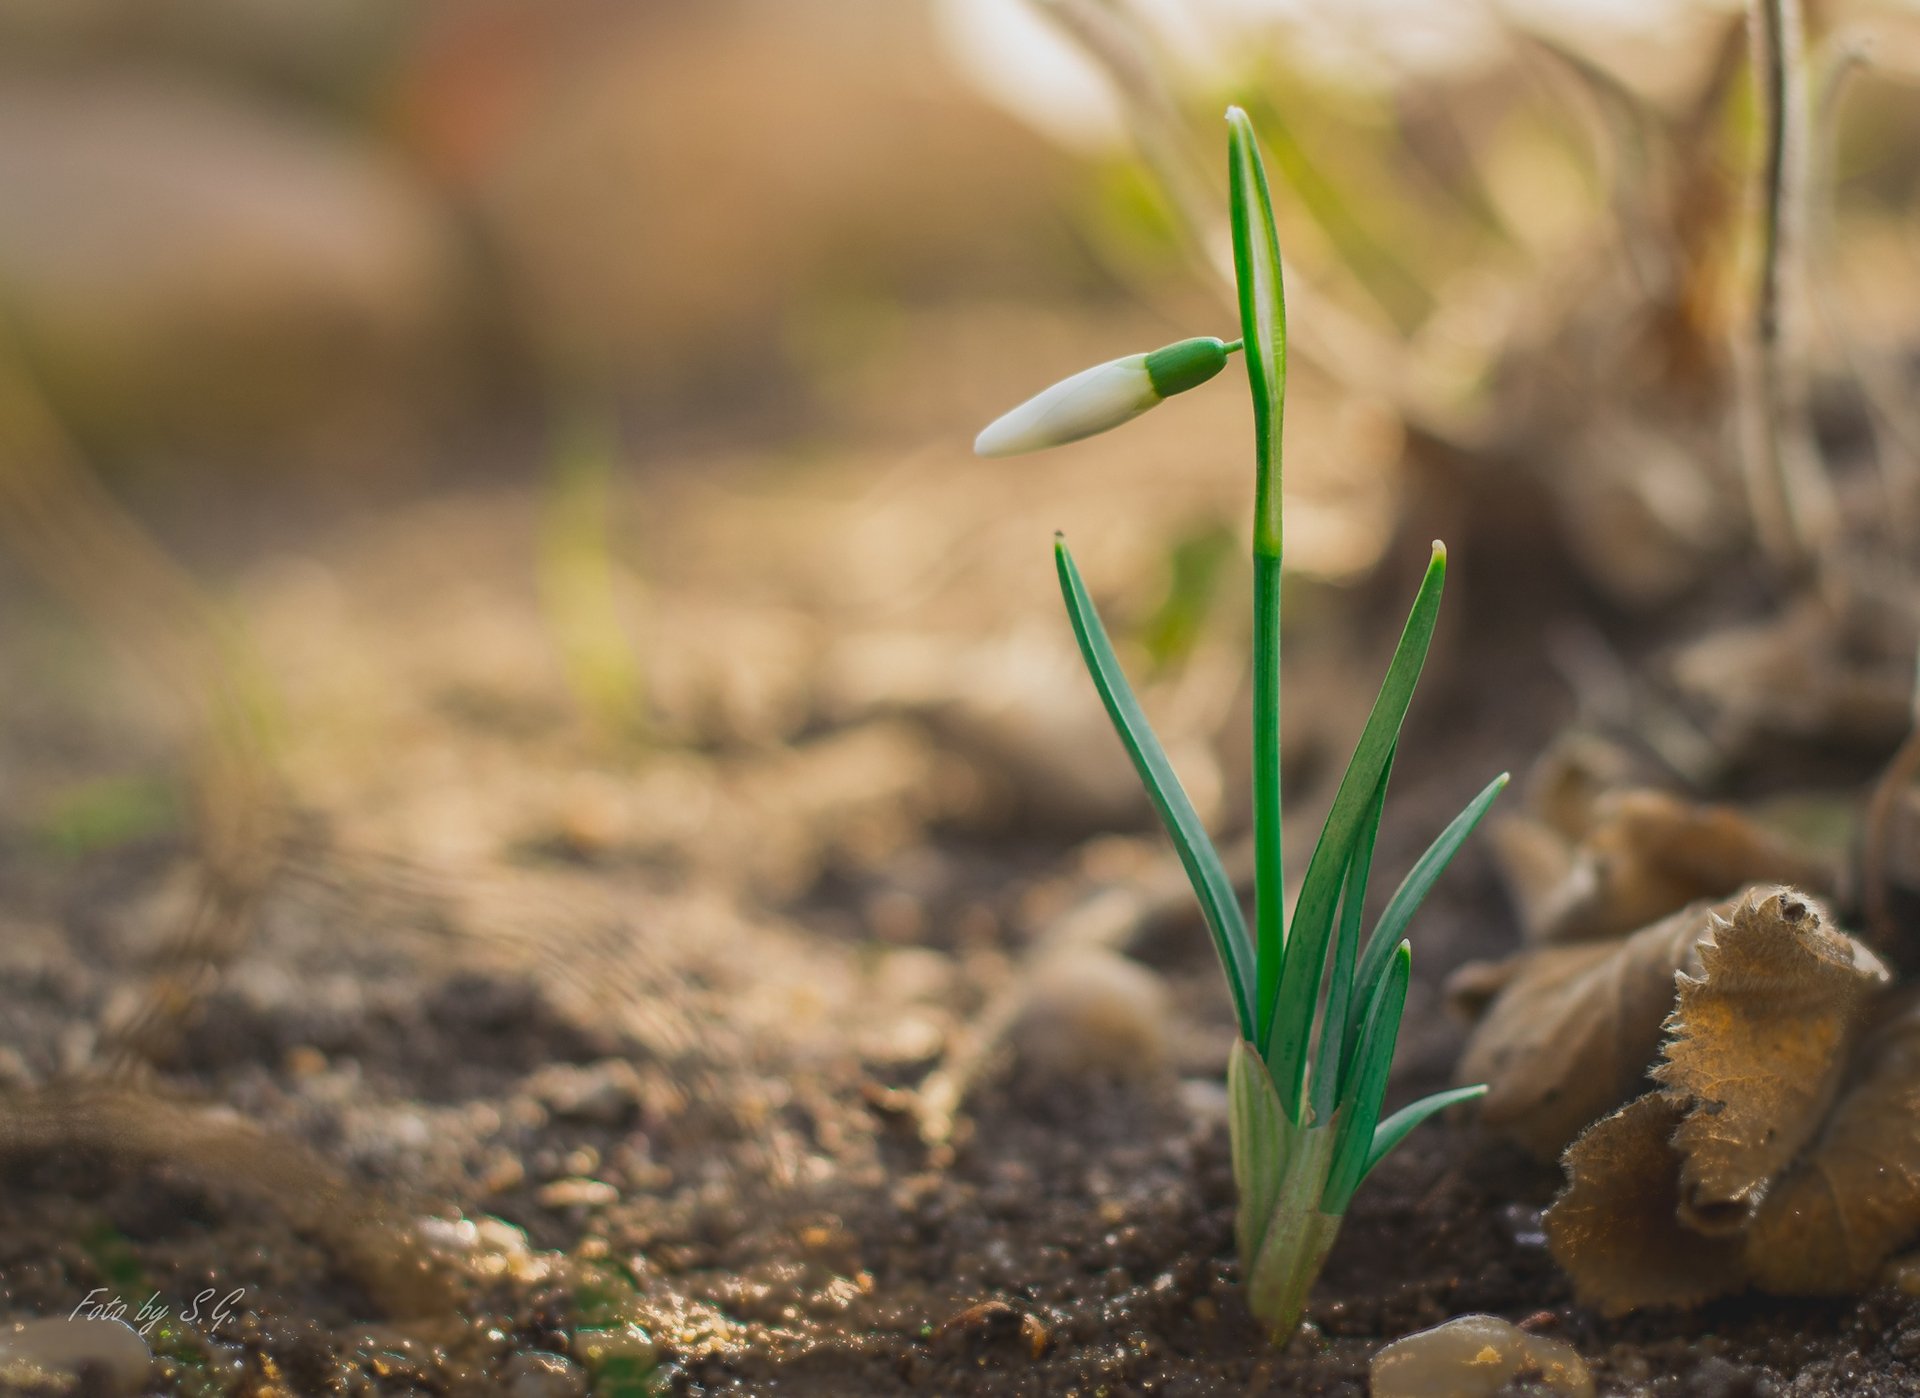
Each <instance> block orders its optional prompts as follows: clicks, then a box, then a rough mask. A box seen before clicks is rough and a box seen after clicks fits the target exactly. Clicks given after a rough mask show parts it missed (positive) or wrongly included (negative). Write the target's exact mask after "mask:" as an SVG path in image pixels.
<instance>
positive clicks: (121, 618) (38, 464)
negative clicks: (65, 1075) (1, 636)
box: [0, 332, 288, 1071]
mask: <svg viewBox="0 0 1920 1398" xmlns="http://www.w3.org/2000/svg"><path fill="white" fill-rule="evenodd" d="M0 541H4V543H5V544H6V546H7V547H8V548H9V550H11V551H12V552H13V553H14V554H15V555H17V556H18V557H19V559H20V560H21V561H22V562H23V563H24V564H25V565H26V566H27V568H28V569H29V570H30V571H31V572H32V573H33V574H34V575H35V576H36V577H38V578H39V579H40V580H41V581H42V583H43V584H44V585H45V586H46V587H47V588H48V590H49V591H50V592H52V593H53V594H54V595H56V596H58V597H59V598H61V599H62V600H63V601H65V602H66V603H67V604H68V605H69V606H71V607H72V608H73V609H74V610H75V611H76V612H78V613H79V614H80V615H81V616H82V617H83V618H85V619H86V621H87V622H88V623H90V624H91V625H92V626H94V627H95V628H96V629H97V630H98V631H99V632H100V634H101V635H102V636H104V637H105V638H106V639H107V640H108V641H109V642H111V643H112V644H114V645H115V646H116V647H118V648H119V649H120V650H121V651H122V652H123V653H124V654H126V655H127V656H128V658H129V659H130V660H131V661H132V662H133V664H134V666H135V668H136V669H137V670H138V671H139V673H141V674H142V675H143V676H144V677H145V678H146V680H147V681H148V682H149V683H150V685H151V686H152V688H153V690H154V691H155V692H156V693H157V694H159V695H161V696H164V697H165V698H166V699H168V700H170V701H171V702H172V704H173V706H174V712H175V716H176V718H177V719H178V721H180V722H181V723H182V725H183V726H184V727H185V728H186V730H187V732H188V743H189V748H190V753H191V757H190V772H191V782H192V787H193V815H194V822H195V827H196V831H195V833H196V839H197V850H196V867H195V875H196V879H195V884H196V886H195V889H194V894H193V897H192V899H191V900H190V902H189V906H188V910H187V913H186V915H185V917H184V919H183V921H182V922H181V923H180V924H179V925H178V926H177V927H175V928H174V929H173V931H172V933H171V934H170V935H169V937H168V938H167V940H166V942H165V943H164V949H163V951H162V953H161V956H160V958H159V970H158V971H157V973H156V974H155V976H154V978H153V980H152V981H151V982H150V983H149V985H148V986H147V987H146V989H145V991H144V993H143V994H142V995H141V996H140V997H139V998H138V1000H137V1001H136V1002H135V1003H134V1004H133V1006H132V1008H131V1010H130V1011H129V1013H128V1014H127V1015H126V1016H125V1017H124V1018H123V1019H121V1020H119V1021H117V1022H115V1023H112V1024H109V1025H108V1026H107V1028H106V1030H105V1032H104V1035H103V1037H104V1040H105V1042H104V1043H103V1045H102V1047H101V1049H100V1050H99V1054H98V1057H97V1058H96V1066H98V1067H103V1068H106V1069H107V1070H109V1071H118V1070H127V1069H130V1068H133V1067H134V1066H136V1065H137V1064H139V1063H140V1062H143V1061H146V1060H150V1059H151V1058H152V1057H154V1056H155V1055H156V1054H157V1053H159V1052H161V1051H162V1050H163V1049H164V1048H165V1046H166V1045H167V1044H168V1043H169V1042H170V1041H171V1039H172V1036H173V1035H174V1034H175V1033H176V1032H177V1031H178V1030H179V1028H180V1027H181V1026H182V1025H183V1024H184V1022H185V1020H186V1017H187V1015H188V1012H189V1011H190V1010H191V1008H192V1006H193V1005H194V1004H196V1003H197V1002H198V1000H199V998H200V997H201V996H202V995H204V994H205V992H206V990H207V989H208V987H209V985H210V983H211V981H212V979H213V977H214V974H215V973H216V972H217V971H218V970H219V969H220V968H221V967H222V966H224V965H225V964H226V963H227V962H229V961H230V960H231V959H232V958H233V957H234V956H235V955H237V954H238V953H239V951H240V950H241V949H242V948H243V947H244V946H245V945H246V943H247V941H248V939H249V938H250V936H251V933H252V918H253V910H254V907H255V905H256V904H257V902H258V900H259V897H260V895H261V893H262V892H263V891H264V889H265V887H266V884H267V882H268V881H269V880H270V879H271V878H272V876H273V874H274V872H275V870H276V869H277V868H278V866H279V863H280V860H281V858H282V856H283V853H284V841H285V835H286V830H287V823H288V822H287V817H288V809H287V800H286V793H285V791H284V789H283V786H282V780H281V776H280V770H279V762H278V748H279V741H278V738H277V730H278V728H279V721H278V718H277V713H276V704H275V702H274V699H273V696H272V693H271V690H270V689H269V687H268V685H267V684H266V682H265V679H264V678H263V676H262V673H261V671H260V668H259V666H258V664H257V663H256V661H255V659H254V656H253V651H252V648H251V646H250V645H249V643H248V642H247V641H246V639H245V637H244V636H243V635H242V634H241V632H240V631H239V629H238V627H237V626H236V625H235V624H234V623H233V622H232V620H231V618H229V617H227V616H226V615H224V614H223V613H222V611H221V609H220V608H219V607H218V606H217V605H216V604H215V603H214V602H213V601H212V600H211V599H209V598H208V597H207V596H206V594H205V593H204V592H203V591H202V589H201V588H200V586H199V584H198V583H197V582H195V581H194V579H193V578H192V577H190V576H189V575H188V574H187V573H186V572H185V571H184V570H182V569H181V568H180V567H179V565H178V564H176V563H175V562H174V561H173V559H172V558H170V557H169V556H168V555H167V554H166V552H165V551H164V550H163V549H162V548H161V547H160V546H159V545H158V544H157V543H155V542H154V540H153V538H152V537H151V536H150V535H149V534H148V533H147V532H146V530H144V529H143V528H142V527H141V526H140V525H139V523H138V522H136V521H135V520H134V519H133V518H132V517H131V516H130V515H128V514H127V513H126V511H124V510H123V509H122V508H121V507H120V505H119V503H118V502H117V501H116V500H115V499H114V498H113V496H112V495H111V494H109V493H108V491H107V490H106V489H105V487H103V486H102V485H101V484H100V482H99V480H98V479H97V478H96V477H95V476H94V474H93V472H92V470H91V469H90V468H89V466H88V464H87V462H86V460H85V459H84V457H83V456H82V455H81V452H80V449H79V448H78V446H77V445H76V444H75V443H74V442H73V440H72V439H71V438H70V437H69V436H68V434H67V432H66V430H65V428H64V427H63V425H62V424H61V423H60V421H59V420H58V418H57V417H56V416H55V414H54V412H53V409H52V408H51V406H50V405H49V404H48V403H47V401H46V398H45V396H44V395H43V394H42V393H41V391H40V388H39V385H38V383H37V381H36V380H35V378H34V375H33V371H32V368H31V366H30V365H29V364H28V363H27V362H26V360H25V359H24V357H23V356H21V355H20V354H19V353H18V351H17V348H16V346H15V345H14V344H13V343H12V342H11V341H10V340H9V339H7V338H5V335H4V332H0Z"/></svg>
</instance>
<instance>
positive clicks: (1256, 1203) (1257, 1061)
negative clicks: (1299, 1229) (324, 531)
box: [1227, 1039, 1300, 1273]
mask: <svg viewBox="0 0 1920 1398" xmlns="http://www.w3.org/2000/svg"><path fill="white" fill-rule="evenodd" d="M1227 1105H1228V1108H1229V1110H1230V1111H1231V1116H1230V1118H1229V1122H1228V1131H1227V1139H1228V1141H1229V1142H1230V1143H1231V1145H1232V1148H1233V1184H1234V1191H1235V1193H1237V1194H1238V1195H1239V1197H1240V1206H1239V1209H1238V1210H1237V1211H1236V1213H1235V1215H1234V1241H1235V1244H1236V1245H1237V1247H1238V1249H1239V1253H1240V1263H1241V1266H1243V1267H1244V1268H1245V1269H1246V1270H1247V1271H1248V1272H1249V1273H1251V1272H1252V1270H1253V1264H1254V1260H1255V1259H1256V1258H1258V1257H1259V1255H1260V1247H1261V1244H1262V1243H1264V1242H1265V1241H1266V1236H1267V1228H1268V1225H1269V1224H1270V1223H1271V1222H1272V1214H1273V1206H1274V1203H1275V1202H1276V1201H1277V1200H1278V1199H1279V1197H1280V1187H1281V1185H1282V1184H1283V1183H1285V1181H1286V1179H1287V1176H1288V1173H1289V1171H1290V1169H1291V1168H1292V1167H1293V1165H1294V1160H1293V1155H1294V1149H1293V1147H1294V1142H1295V1141H1296V1140H1297V1139H1300V1137H1299V1136H1298V1134H1297V1133H1296V1132H1295V1131H1294V1129H1293V1127H1292V1126H1291V1125H1290V1124H1289V1123H1288V1121H1287V1117H1286V1113H1285V1112H1283V1111H1281V1110H1280V1099H1279V1097H1278V1096H1276V1095H1275V1094H1274V1091H1273V1078H1272V1076H1271V1075H1270V1074H1269V1073H1268V1072H1267V1065H1266V1063H1265V1061H1264V1060H1262V1059H1261V1057H1260V1055H1259V1053H1258V1052H1257V1051H1256V1050H1255V1049H1254V1047H1253V1045H1252V1044H1250V1043H1248V1042H1247V1041H1246V1040H1245V1039H1236V1040H1235V1041H1234V1045H1233V1051H1232V1056H1231V1057H1229V1058H1228V1059H1227Z"/></svg>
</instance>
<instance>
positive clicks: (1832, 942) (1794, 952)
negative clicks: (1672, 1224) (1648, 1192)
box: [1653, 888, 1889, 1233]
mask: <svg viewBox="0 0 1920 1398" xmlns="http://www.w3.org/2000/svg"><path fill="white" fill-rule="evenodd" d="M1711 921H1712V924H1713V925H1712V928H1711V932H1712V935H1711V936H1710V938H1709V939H1708V940H1706V941H1703V942H1702V943H1701V944H1700V947H1699V956H1700V967H1701V974H1700V975H1699V976H1698V977H1693V976H1688V975H1686V974H1684V973H1683V974H1682V975H1681V976H1680V978H1679V985H1680V991H1679V1003H1678V1005H1677V1007H1676V1008H1675V1010H1674V1014H1673V1018H1672V1020H1671V1021H1669V1025H1668V1030H1669V1037H1668V1040H1667V1046H1666V1060H1665V1061H1664V1062H1663V1063H1661V1064H1660V1066H1659V1067H1657V1068H1655V1069H1654V1071H1653V1077H1654V1080H1655V1081H1656V1082H1658V1083H1659V1084H1660V1085H1661V1086H1662V1087H1663V1088H1665V1089H1666V1090H1667V1093H1668V1095H1669V1097H1670V1098H1671V1099H1672V1100H1673V1101H1674V1102H1675V1103H1676V1104H1678V1105H1679V1106H1680V1107H1681V1108H1682V1109H1683V1110H1684V1111H1685V1119H1684V1120H1683V1121H1682V1122H1681V1123H1680V1126H1679V1129H1678V1130H1677V1131H1676V1132H1675V1134H1674V1138H1673V1144H1674V1147H1675V1149H1677V1150H1678V1151H1679V1152H1680V1156H1681V1168H1680V1220H1681V1222H1683V1223H1685V1224H1686V1225H1687V1226H1688V1227H1690V1228H1693V1229H1695V1230H1696V1231H1698V1232H1701V1233H1727V1232H1737V1231H1739V1230H1741V1229H1743V1228H1744V1227H1745V1226H1746V1225H1747V1223H1748V1221H1749V1220H1750V1219H1751V1218H1752V1216H1753V1213H1754V1211H1755V1210H1756V1209H1757V1208H1758V1207H1759V1205H1760V1201H1761V1200H1762V1199H1763V1198H1764V1197H1765V1195H1766V1191H1767V1186H1768V1184H1769V1183H1770V1182H1771V1181H1772V1179H1773V1177H1774V1176H1775V1175H1777V1174H1778V1173H1779V1172H1780V1171H1781V1170H1782V1169H1783V1168H1785V1167H1786V1165H1787V1164H1788V1163H1789V1162H1790V1161H1792V1159H1793V1158H1794V1156H1795V1155H1797V1154H1798V1153H1799V1151H1800V1149H1801V1147H1803V1146H1804V1145H1806V1143H1807V1142H1808V1141H1809V1140H1811V1139H1812V1138H1813V1135H1814V1133H1815V1132H1816V1131H1817V1130H1818V1129H1819V1127H1820V1123H1821V1121H1822V1120H1823V1119H1824V1117H1825V1116H1826V1113H1827V1110H1828V1108H1829V1107H1830V1106H1831V1105H1832V1103H1833V1095H1834V1090H1835V1088H1836V1087H1837V1086H1838V1085H1839V1081H1840V1075H1841V1073H1842V1072H1843V1071H1844V1070H1845V1068H1846V1062H1847V1059H1846V1052H1845V1048H1846V1044H1847V1041H1848V1040H1849V1039H1850V1037H1851V1036H1852V1034H1853V1031H1854V1028H1855V1026H1856V1024H1857V1023H1858V1022H1859V1020H1860V1018H1861V1015H1862V1012H1863V1009H1864V1007H1865V1005H1866V1003H1867V1001H1868V999H1869V998H1870V997H1871V996H1873V995H1875V994H1877V993H1878V992H1879V991H1880V990H1881V988H1882V987H1884V986H1885V985H1886V984H1887V981H1888V979H1889V976H1888V973H1887V968H1886V967H1885V966H1884V965H1882V964H1881V962H1880V959H1879V958H1878V957H1877V956H1875V955H1874V954H1873V953H1872V952H1871V951H1869V950H1868V949H1867V948H1866V947H1865V946H1864V945H1863V944H1861V943H1860V942H1857V941H1855V940H1854V939H1853V938H1851V937H1849V936H1847V935H1846V934H1845V933H1843V932H1840V931H1838V930H1836V929H1835V928H1834V927H1833V926H1832V925H1831V923H1830V922H1829V921H1828V919H1827V918H1826V916H1825V914H1824V913H1823V911H1822V910H1821V908H1820V907H1819V905H1818V904H1816V903H1814V902H1812V901H1811V900H1810V899H1808V898H1806V897H1804V896H1802V895H1801V894H1799V893H1796V892H1794V891H1792V890H1789V889H1779V888H1776V889H1772V890H1759V889H1755V890H1750V891H1749V892H1748V893H1747V894H1746V896H1745V897H1743V898H1741V899H1739V900H1738V901H1737V902H1736V903H1735V905H1734V908H1733V913H1732V916H1731V919H1730V920H1729V921H1725V922H1723V921H1721V920H1720V919H1719V918H1717V917H1715V918H1713V919H1711Z"/></svg>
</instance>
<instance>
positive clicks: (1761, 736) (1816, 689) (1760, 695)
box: [1672, 597, 1913, 768]
mask: <svg viewBox="0 0 1920 1398" xmlns="http://www.w3.org/2000/svg"><path fill="white" fill-rule="evenodd" d="M1672 676H1673V682H1674V685H1675V687H1676V688H1677V689H1678V690H1679V692H1680V694H1681V696H1682V697H1683V698H1684V699H1685V700H1687V701H1688V703H1689V705H1690V706H1691V707H1692V708H1693V709H1695V710H1696V711H1698V712H1699V713H1700V714H1701V716H1702V718H1703V719H1704V720H1705V725H1706V729H1707V732H1708V734H1709V736H1710V737H1711V738H1712V740H1713V742H1714V745H1715V746H1716V747H1718V748H1719V749H1720V751H1721V754H1722V756H1723V759H1724V760H1725V761H1727V762H1728V763H1730V764H1732V765H1734V766H1740V765H1744V764H1750V763H1758V762H1766V763H1768V764H1770V765H1771V766H1773V767H1775V768H1777V767H1778V766H1779V764H1780V763H1781V761H1782V760H1783V757H1786V758H1790V756H1791V753H1792V750H1793V749H1794V748H1795V747H1796V746H1797V747H1799V748H1800V750H1801V751H1802V752H1805V751H1807V750H1808V749H1818V750H1820V751H1822V752H1824V753H1827V754H1829V759H1828V760H1829V761H1830V760H1831V757H1830V754H1831V753H1832V752H1834V751H1835V750H1841V751H1852V752H1856V753H1874V752H1879V753H1885V752H1886V751H1888V750H1889V749H1891V748H1892V747H1893V746H1894V745H1895V744H1896V743H1898V742H1899V741H1900V739H1901V738H1902V737H1903V736H1905V734H1906V732H1907V730H1908V729H1909V728H1910V727H1911V726H1912V703H1911V701H1912V694H1913V637H1912V623H1911V622H1910V621H1909V620H1908V619H1907V615H1906V609H1905V607H1904V606H1900V605H1896V606H1887V605H1869V604H1864V603H1861V602H1857V601H1856V603H1855V604H1854V605H1851V606H1848V607H1846V608H1844V609H1839V610H1836V609H1835V608H1834V607H1833V606H1832V605H1831V604H1830V603H1828V602H1827V601H1825V600H1823V599H1821V598H1818V597H1809V598H1807V599H1806V600H1803V601H1801V602H1799V603H1797V604H1795V605H1794V606H1792V607H1790V608H1788V609H1787V610H1786V611H1785V612H1783V613H1781V614H1780V615H1779V616H1777V617H1774V618H1770V619H1769V620H1767V621H1764V622H1761V623H1758V624H1756V625H1754V626H1750V627H1732V628H1728V629H1726V630H1721V631H1714V632H1711V633H1709V634H1708V635H1706V636H1704V637H1702V638H1701V639H1700V640H1697V641H1695V642H1693V643H1692V644H1690V645H1688V646H1686V647H1685V648H1684V649H1682V650H1681V651H1679V652H1678V653H1677V654H1676V655H1675V656H1674V657H1673V661H1672Z"/></svg>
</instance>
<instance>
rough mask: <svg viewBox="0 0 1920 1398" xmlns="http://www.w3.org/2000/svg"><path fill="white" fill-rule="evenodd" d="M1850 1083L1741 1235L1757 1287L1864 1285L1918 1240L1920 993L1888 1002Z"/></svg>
mask: <svg viewBox="0 0 1920 1398" xmlns="http://www.w3.org/2000/svg"><path fill="white" fill-rule="evenodd" d="M1854 1079H1855V1081H1854V1085H1853V1087H1852V1088H1851V1090H1849V1091H1848V1092H1847V1094H1846V1095H1845V1096H1844V1097H1843V1098H1842V1099H1841V1101H1840V1104H1839V1106H1838V1107H1837V1108H1835V1110H1834V1112H1833V1115H1832V1116H1831V1117H1830V1118H1829V1119H1828V1121H1827V1124H1826V1128H1825V1129H1824V1130H1823V1131H1822V1132H1821V1133H1820V1139H1819V1140H1818V1141H1817V1142H1816V1143H1815V1145H1814V1147H1813V1149H1812V1150H1811V1151H1809V1152H1808V1153H1807V1155H1806V1157H1805V1159H1803V1160H1802V1161H1801V1162H1800V1163H1799V1164H1797V1165H1795V1166H1794V1167H1793V1169H1791V1170H1789V1171H1788V1172H1787V1173H1786V1174H1785V1175H1784V1176H1782V1177H1781V1179H1780V1181H1779V1183H1777V1184H1776V1185H1774V1187H1773V1189H1772V1191H1771V1192H1769V1194H1768V1195H1767V1198H1766V1202H1765V1203H1764V1204H1763V1205H1762V1206H1761V1209H1760V1213H1759V1216H1758V1217H1757V1218H1755V1219H1754V1221H1753V1227H1752V1229H1751V1230H1749V1232H1748V1235H1747V1258H1748V1264H1749V1267H1750V1269H1751V1271H1752V1275H1753V1281H1754V1284H1755V1285H1756V1286H1758V1287H1760V1288H1761V1289H1763V1290H1766V1291H1773V1292H1778V1293H1781V1294H1783V1295H1797V1296H1803V1295H1815V1294H1821V1293H1838V1292H1849V1291H1860V1290H1864V1289H1865V1288H1866V1287H1868V1286H1869V1285H1871V1284H1872V1282H1873V1279H1874V1276H1875V1274H1876V1273H1877V1272H1878V1271H1879V1269H1880V1266H1881V1264H1882V1263H1884V1262H1885V1261H1886V1260H1887V1258H1888V1257H1890V1256H1891V1255H1892V1254H1893V1253H1894V1252H1895V1251H1897V1250H1899V1249H1901V1248H1904V1247H1906V1246H1908V1245H1909V1244H1910V1243H1911V1242H1912V1241H1913V1240H1914V1239H1915V1238H1916V1237H1920V993H1916V992H1914V991H1905V992H1903V993H1902V994H1901V995H1900V996H1899V997H1898V998H1896V999H1892V1000H1890V1001H1889V1002H1888V1005H1887V1012H1886V1013H1885V1014H1883V1016H1882V1017H1881V1019H1880V1020H1879V1021H1878V1023H1877V1024H1876V1025H1875V1027H1874V1028H1873V1029H1872V1030H1871V1031H1869V1033H1868V1034H1867V1035H1866V1036H1865V1041H1864V1042H1863V1043H1862V1045H1861V1048H1860V1051H1859V1053H1858V1054H1857V1055H1856V1062H1855V1067H1854Z"/></svg>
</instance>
